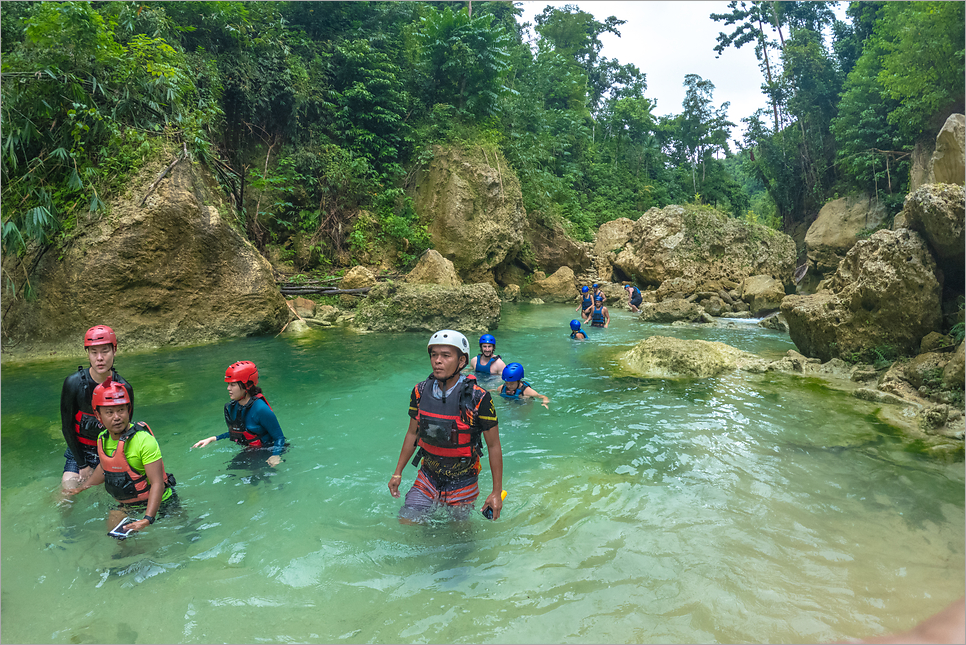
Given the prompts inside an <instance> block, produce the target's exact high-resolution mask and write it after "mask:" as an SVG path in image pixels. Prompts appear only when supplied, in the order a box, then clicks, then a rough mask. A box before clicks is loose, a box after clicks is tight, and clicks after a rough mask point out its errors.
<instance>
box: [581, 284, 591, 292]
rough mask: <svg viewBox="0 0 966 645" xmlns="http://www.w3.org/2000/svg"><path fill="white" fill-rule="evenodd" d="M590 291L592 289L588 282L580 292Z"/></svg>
mask: <svg viewBox="0 0 966 645" xmlns="http://www.w3.org/2000/svg"><path fill="white" fill-rule="evenodd" d="M588 291H590V287H588V286H587V285H586V284H585V285H584V286H582V287H581V288H580V293H587V292H588Z"/></svg>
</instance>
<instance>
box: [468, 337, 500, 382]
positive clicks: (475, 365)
mask: <svg viewBox="0 0 966 645" xmlns="http://www.w3.org/2000/svg"><path fill="white" fill-rule="evenodd" d="M495 351H496V338H494V337H493V335H492V334H483V335H482V336H480V353H479V354H478V355H477V356H474V357H473V358H472V359H471V360H470V369H472V370H473V371H474V372H480V373H482V374H499V373H500V372H502V371H503V368H504V367H506V363H504V362H503V359H502V358H500V355H499V354H497V355H496V356H494V355H493V352H495Z"/></svg>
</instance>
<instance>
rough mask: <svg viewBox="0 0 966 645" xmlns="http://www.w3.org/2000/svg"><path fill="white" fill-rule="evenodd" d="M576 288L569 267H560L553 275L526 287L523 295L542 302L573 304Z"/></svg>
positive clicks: (575, 282)
mask: <svg viewBox="0 0 966 645" xmlns="http://www.w3.org/2000/svg"><path fill="white" fill-rule="evenodd" d="M576 286H577V279H576V276H574V272H573V271H572V270H571V269H570V267H560V268H559V269H557V270H556V271H555V272H554V273H553V275H549V276H547V277H546V278H543V279H542V280H534V281H533V282H532V283H531V284H529V285H527V287H526V288H525V289H524V290H523V295H524V296H525V297H527V298H540V299H541V300H543V301H544V302H573V301H574V300H575V299H576V297H577V290H576Z"/></svg>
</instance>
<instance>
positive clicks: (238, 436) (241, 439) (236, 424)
mask: <svg viewBox="0 0 966 645" xmlns="http://www.w3.org/2000/svg"><path fill="white" fill-rule="evenodd" d="M255 399H261V400H262V401H265V405H267V406H268V409H269V410H272V406H271V404H270V403H269V402H268V399H266V398H265V396H264V395H263V394H262V393H261V392H259V393H258V394H256V395H255V396H253V397H252V400H251V401H249V402H248V404H247V405H246V406H245V407H243V408H242V409H241V415H240V416H241V418H240V419H232V418H231V417H229V415H228V407H229V406H230V405H231V403H228V404H226V405H225V423H227V424H228V438H229V439H231V440H232V441H234V442H235V443H240V444H241V445H243V446H248V447H250V448H261V447H263V446H264V445H265V444H263V443H262V437H261V435H257V434H255V433H253V432H249V431H248V426H246V425H245V419H247V418H248V410H249V409H251V407H252V405H253V404H254V403H255ZM272 412H275V410H272Z"/></svg>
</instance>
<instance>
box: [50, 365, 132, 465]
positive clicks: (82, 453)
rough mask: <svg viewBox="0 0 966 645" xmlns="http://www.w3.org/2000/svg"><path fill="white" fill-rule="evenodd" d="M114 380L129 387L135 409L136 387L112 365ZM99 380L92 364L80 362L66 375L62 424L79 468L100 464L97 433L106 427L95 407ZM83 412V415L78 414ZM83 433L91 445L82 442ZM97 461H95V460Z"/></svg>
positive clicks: (61, 415) (62, 397) (62, 394)
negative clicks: (90, 366) (92, 369)
mask: <svg viewBox="0 0 966 645" xmlns="http://www.w3.org/2000/svg"><path fill="white" fill-rule="evenodd" d="M111 380H112V381H114V382H115V383H120V384H121V385H123V386H124V388H125V389H126V390H127V394H128V396H129V397H130V398H131V413H132V416H133V413H134V388H133V387H131V384H130V383H128V382H127V381H125V380H124V378H123V377H121V376H120V375H119V374H118V373H117V372H116V371H115V370H114V368H111ZM95 387H97V382H95V381H94V379H92V378H91V374H90V371H89V370H88V368H86V367H83V366H80V367H78V368H77V371H76V372H74V373H73V374H71V375H70V376H68V377H67V378H65V379H64V389H63V390H62V391H61V393H60V424H61V430H62V431H63V433H64V440H65V441H66V442H67V448H68V449H69V450H70V451H71V453H73V455H74V461H76V462H77V466H78V467H79V468H84V467H85V466H90V467H91V468H95V467H96V466H97V435H98V434H99V433H100V431H101V430H103V429H104V427H103V426H102V425H101V424H100V423H98V421H97V418H96V417H95V416H94V409H93V408H92V407H91V399H92V398H93V396H94V388H95ZM78 414H80V418H78ZM78 425H80V426H81V430H80V431H81V433H82V434H83V435H84V437H86V438H87V439H90V440H91V444H90V445H85V444H82V443H81V441H80V435H79V434H78ZM91 462H93V463H91Z"/></svg>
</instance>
